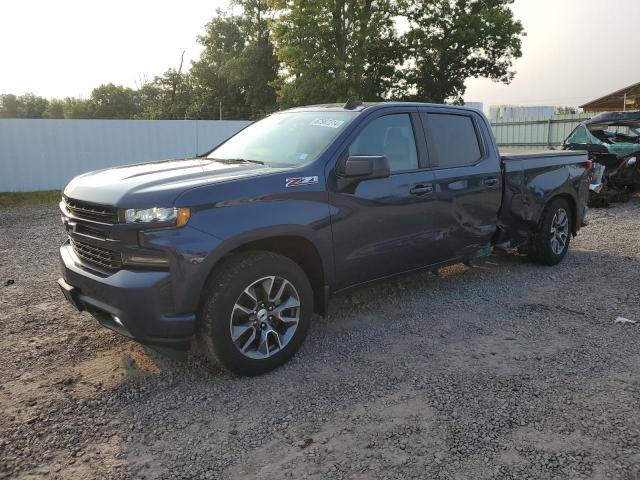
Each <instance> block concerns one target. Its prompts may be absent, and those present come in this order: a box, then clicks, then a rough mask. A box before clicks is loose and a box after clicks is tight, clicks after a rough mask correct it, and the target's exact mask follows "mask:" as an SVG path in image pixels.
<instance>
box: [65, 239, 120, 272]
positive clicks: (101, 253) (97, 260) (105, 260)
mask: <svg viewBox="0 0 640 480" xmlns="http://www.w3.org/2000/svg"><path fill="white" fill-rule="evenodd" d="M69 240H70V242H71V247H72V248H73V251H74V252H75V254H76V255H77V256H78V258H80V260H83V261H85V262H87V263H89V264H93V265H97V266H99V267H101V268H103V269H106V270H109V271H112V272H115V271H117V270H119V269H120V268H122V256H121V255H120V253H119V252H115V251H113V250H109V249H108V248H104V247H96V246H95V245H90V244H88V243H84V242H79V241H78V240H75V239H73V238H70V239H69Z"/></svg>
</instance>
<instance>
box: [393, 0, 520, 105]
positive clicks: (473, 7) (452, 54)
mask: <svg viewBox="0 0 640 480" xmlns="http://www.w3.org/2000/svg"><path fill="white" fill-rule="evenodd" d="M512 3H513V0H431V1H426V2H407V4H406V6H405V15H406V18H407V19H408V21H409V24H410V30H409V31H408V32H407V33H406V34H405V35H404V36H403V38H402V44H403V47H402V48H403V49H404V50H405V51H406V52H407V55H406V57H405V60H407V61H408V64H409V66H408V67H405V68H404V69H403V72H402V74H403V80H404V81H403V82H402V86H401V88H399V89H398V91H397V92H396V94H397V95H398V96H400V97H404V98H409V99H415V100H420V101H429V102H436V103H443V102H444V101H445V100H447V99H451V100H454V101H457V102H460V101H461V100H462V96H463V94H464V92H465V89H466V87H465V80H466V79H468V78H472V77H473V78H478V77H484V78H491V79H493V80H496V81H499V82H503V83H509V82H510V81H511V80H512V79H513V76H514V75H515V73H514V72H513V71H512V70H511V67H512V64H513V59H514V58H518V57H520V56H521V54H522V53H521V37H522V35H524V30H523V27H522V24H521V23H520V22H519V21H517V20H515V19H514V18H513V12H512V11H511V9H510V8H509V5H510V4H512Z"/></svg>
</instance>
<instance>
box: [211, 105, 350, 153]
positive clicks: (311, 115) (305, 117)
mask: <svg viewBox="0 0 640 480" xmlns="http://www.w3.org/2000/svg"><path fill="white" fill-rule="evenodd" d="M356 116H357V113H356V112H333V111H327V112H322V111H320V112H283V113H276V114H273V115H271V116H269V117H267V118H265V119H264V120H260V121H259V122H256V123H254V124H252V125H249V126H248V127H247V128H245V129H244V130H242V131H241V132H239V133H238V134H237V135H235V136H234V137H232V138H230V139H229V140H228V141H226V142H225V143H223V144H222V145H220V146H219V147H218V148H216V149H215V150H213V151H212V152H211V153H209V155H208V158H212V159H218V160H229V161H231V160H246V161H254V162H261V163H264V164H265V165H272V166H298V165H303V164H306V163H309V162H312V161H313V160H315V159H316V158H318V157H319V156H320V155H321V154H322V152H324V151H325V150H326V149H327V147H328V146H329V144H330V143H331V142H332V141H333V139H334V138H336V137H337V136H338V134H339V133H340V132H342V131H343V130H344V129H345V128H346V126H347V125H348V124H349V123H350V122H351V121H352V120H353V119H354V118H355V117H356Z"/></svg>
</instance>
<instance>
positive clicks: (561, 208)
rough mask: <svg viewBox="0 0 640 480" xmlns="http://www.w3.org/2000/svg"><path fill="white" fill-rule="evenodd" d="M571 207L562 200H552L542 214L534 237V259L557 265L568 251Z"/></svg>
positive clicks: (545, 263) (570, 230)
mask: <svg viewBox="0 0 640 480" xmlns="http://www.w3.org/2000/svg"><path fill="white" fill-rule="evenodd" d="M572 231H573V230H572V220H571V207H570V206H569V204H568V202H567V201H566V200H564V199H562V198H557V199H555V200H552V201H551V202H550V203H549V204H548V205H547V206H546V207H545V209H544V211H543V212H542V218H541V219H540V224H539V225H538V230H537V231H536V235H535V252H536V259H537V260H538V261H539V262H540V263H542V264H544V265H557V264H558V263H560V262H561V261H562V259H563V258H564V256H565V255H566V254H567V250H569V243H570V242H571V234H572Z"/></svg>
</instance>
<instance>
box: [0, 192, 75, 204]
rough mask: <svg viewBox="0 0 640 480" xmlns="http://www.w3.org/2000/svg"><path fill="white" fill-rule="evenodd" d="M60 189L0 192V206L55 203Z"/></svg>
mask: <svg viewBox="0 0 640 480" xmlns="http://www.w3.org/2000/svg"><path fill="white" fill-rule="evenodd" d="M61 196H62V192H61V191H60V190H47V191H43V192H0V208H8V207H15V206H17V205H56V204H57V203H58V202H60V198H61Z"/></svg>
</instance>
